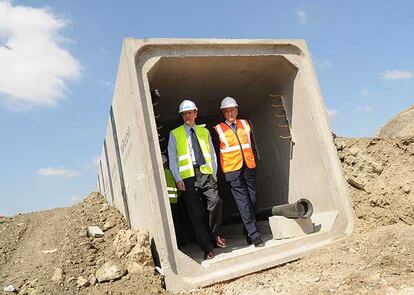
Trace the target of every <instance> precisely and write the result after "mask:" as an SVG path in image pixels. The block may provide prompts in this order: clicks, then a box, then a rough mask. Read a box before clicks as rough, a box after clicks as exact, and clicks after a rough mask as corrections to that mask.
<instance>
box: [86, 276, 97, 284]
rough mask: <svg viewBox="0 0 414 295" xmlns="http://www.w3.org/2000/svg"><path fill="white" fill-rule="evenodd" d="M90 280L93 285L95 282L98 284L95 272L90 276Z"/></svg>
mask: <svg viewBox="0 0 414 295" xmlns="http://www.w3.org/2000/svg"><path fill="white" fill-rule="evenodd" d="M88 281H89V283H90V284H91V285H92V286H93V285H95V284H96V282H97V281H98V280H97V279H96V277H95V275H94V274H91V275H90V276H89V277H88Z"/></svg>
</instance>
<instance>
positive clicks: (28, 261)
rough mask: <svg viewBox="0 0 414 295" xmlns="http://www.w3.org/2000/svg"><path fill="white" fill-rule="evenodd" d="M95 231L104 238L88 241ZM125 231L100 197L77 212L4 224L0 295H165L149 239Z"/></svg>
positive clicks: (18, 218) (1, 229)
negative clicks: (10, 293) (7, 290)
mask: <svg viewBox="0 0 414 295" xmlns="http://www.w3.org/2000/svg"><path fill="white" fill-rule="evenodd" d="M93 225H94V226H99V227H100V228H101V229H103V230H104V231H105V234H104V236H103V237H102V238H96V237H92V236H90V235H88V227H89V226H93ZM126 228H127V226H126V223H125V221H124V219H123V217H122V216H121V215H120V213H119V212H118V211H117V210H116V209H114V208H112V207H110V206H108V205H107V204H106V202H105V200H104V198H103V197H102V196H101V195H99V194H97V193H92V194H91V195H90V196H89V197H88V198H86V199H85V200H84V201H83V202H82V203H80V204H78V205H75V206H73V207H69V208H63V209H54V210H50V211H45V212H35V213H31V214H21V215H17V216H15V217H12V218H4V219H1V223H0V249H1V250H0V254H1V255H0V282H1V291H2V290H3V288H4V287H6V286H8V285H9V284H11V285H13V287H15V288H16V289H18V290H19V291H20V293H19V294H42V293H44V294H150V293H153V294H156V293H167V292H165V291H164V290H163V289H162V284H161V277H160V276H159V275H157V274H155V273H154V268H153V264H152V258H151V253H150V246H149V240H148V233H146V232H145V231H132V230H126ZM126 236H128V237H129V238H130V239H126V238H125V237H126ZM127 272H128V273H127ZM1 291H0V292H1Z"/></svg>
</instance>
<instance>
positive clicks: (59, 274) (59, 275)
mask: <svg viewBox="0 0 414 295" xmlns="http://www.w3.org/2000/svg"><path fill="white" fill-rule="evenodd" d="M64 276H65V272H64V271H63V269H61V268H55V273H54V274H53V276H52V281H54V282H62V281H63V279H64Z"/></svg>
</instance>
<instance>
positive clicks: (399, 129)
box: [378, 105, 414, 138]
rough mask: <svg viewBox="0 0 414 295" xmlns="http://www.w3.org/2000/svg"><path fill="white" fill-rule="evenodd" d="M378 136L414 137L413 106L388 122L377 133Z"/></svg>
mask: <svg viewBox="0 0 414 295" xmlns="http://www.w3.org/2000/svg"><path fill="white" fill-rule="evenodd" d="M378 136H379V137H381V138H387V137H405V136H414V105H412V106H411V107H409V108H408V109H407V110H405V111H403V112H401V113H399V114H398V115H397V116H395V117H394V118H392V119H391V120H389V121H388V122H387V123H386V124H385V125H384V126H383V127H382V128H381V129H380V130H379V131H378Z"/></svg>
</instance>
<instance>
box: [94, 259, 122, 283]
mask: <svg viewBox="0 0 414 295" xmlns="http://www.w3.org/2000/svg"><path fill="white" fill-rule="evenodd" d="M125 274H126V270H125V268H124V267H123V266H122V265H121V264H120V263H118V262H115V261H108V262H106V263H105V264H104V265H102V266H101V267H100V268H99V269H98V270H97V271H96V274H95V276H96V279H97V280H98V282H100V283H101V282H106V281H111V280H116V279H119V278H121V277H122V276H124V275H125Z"/></svg>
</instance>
